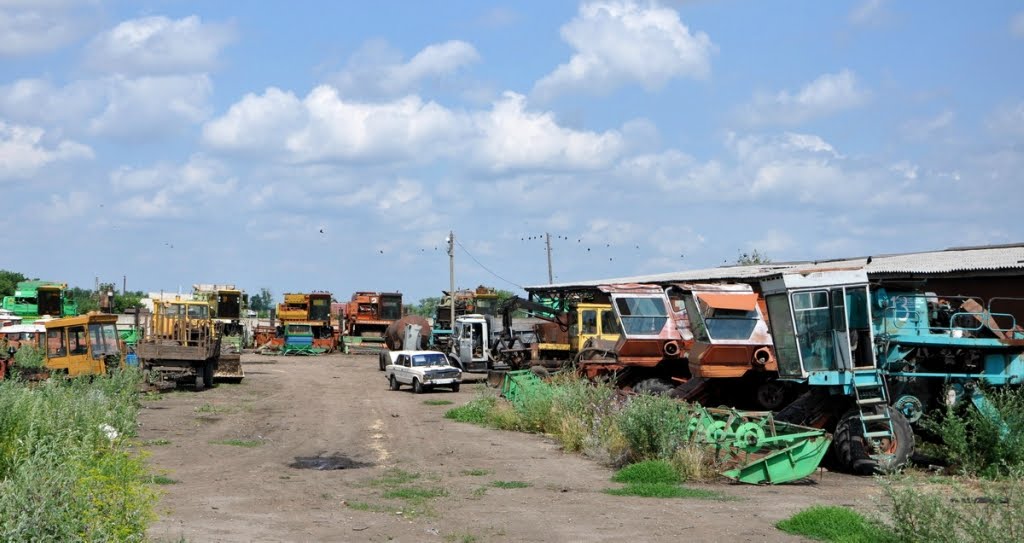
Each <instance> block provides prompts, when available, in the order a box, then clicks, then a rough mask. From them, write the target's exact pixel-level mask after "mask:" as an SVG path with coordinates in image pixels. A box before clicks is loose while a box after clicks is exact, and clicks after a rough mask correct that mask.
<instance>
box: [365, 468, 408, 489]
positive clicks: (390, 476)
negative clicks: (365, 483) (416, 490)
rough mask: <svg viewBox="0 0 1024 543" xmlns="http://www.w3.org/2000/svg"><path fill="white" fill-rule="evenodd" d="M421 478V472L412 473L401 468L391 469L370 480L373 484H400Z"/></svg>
mask: <svg viewBox="0 0 1024 543" xmlns="http://www.w3.org/2000/svg"><path fill="white" fill-rule="evenodd" d="M419 478H420V474H419V473H411V472H408V471H404V470H400V469H397V468H395V469H389V470H387V471H385V472H384V475H382V476H380V477H378V478H377V479H374V480H372V481H370V485H371V486H398V485H404V484H408V483H411V482H413V481H415V480H416V479H419Z"/></svg>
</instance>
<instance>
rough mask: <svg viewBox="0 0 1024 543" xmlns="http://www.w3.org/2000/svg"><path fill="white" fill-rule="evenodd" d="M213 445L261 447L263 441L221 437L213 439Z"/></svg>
mask: <svg viewBox="0 0 1024 543" xmlns="http://www.w3.org/2000/svg"><path fill="white" fill-rule="evenodd" d="M210 444H211V445H231V446H232V447H247V448H252V447H259V446H260V445H263V442H262V441H260V440H257V439H219V440H216V441H211V442H210Z"/></svg>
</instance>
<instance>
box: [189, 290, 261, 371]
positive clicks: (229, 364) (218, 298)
mask: <svg viewBox="0 0 1024 543" xmlns="http://www.w3.org/2000/svg"><path fill="white" fill-rule="evenodd" d="M192 296H193V298H194V299H196V300H206V303H207V304H209V306H210V317H211V318H212V319H213V322H214V323H215V324H214V325H215V327H216V329H217V330H218V333H219V334H220V336H221V337H220V349H221V353H220V360H219V362H218V364H217V371H216V373H214V375H213V378H214V380H215V381H218V382H219V381H224V382H229V383H240V382H242V379H243V378H244V377H245V372H244V371H243V370H242V348H243V347H244V346H245V345H246V344H247V343H248V342H249V340H248V337H247V333H246V329H245V326H244V325H243V324H242V309H243V307H244V306H245V305H246V304H247V303H248V300H249V298H248V296H247V295H246V294H245V292H243V291H242V290H240V289H237V288H235V286H234V285H217V284H197V285H192Z"/></svg>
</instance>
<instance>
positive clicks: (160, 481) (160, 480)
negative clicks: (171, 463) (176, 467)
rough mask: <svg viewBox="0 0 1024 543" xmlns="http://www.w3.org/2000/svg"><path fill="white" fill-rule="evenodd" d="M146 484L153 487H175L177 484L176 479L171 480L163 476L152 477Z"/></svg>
mask: <svg viewBox="0 0 1024 543" xmlns="http://www.w3.org/2000/svg"><path fill="white" fill-rule="evenodd" d="M147 482H148V483H151V484H154V485H176V484H178V481H177V479H171V478H170V477H166V476H164V475H154V476H152V477H150V478H149V479H148V480H147Z"/></svg>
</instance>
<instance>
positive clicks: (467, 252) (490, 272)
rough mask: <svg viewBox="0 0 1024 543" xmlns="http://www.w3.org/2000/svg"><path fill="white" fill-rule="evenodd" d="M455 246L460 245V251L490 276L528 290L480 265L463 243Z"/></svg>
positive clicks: (456, 242)
mask: <svg viewBox="0 0 1024 543" xmlns="http://www.w3.org/2000/svg"><path fill="white" fill-rule="evenodd" d="M455 244H456V245H458V246H459V249H462V252H464V253H466V256H468V257H469V258H471V259H472V260H473V262H476V265H477V266H480V267H481V268H483V269H484V271H486V272H487V273H489V274H491V275H493V276H495V277H497V278H498V279H501V280H502V281H504V282H506V283H508V284H510V285H512V286H514V287H518V288H520V289H522V290H526V289H525V288H523V286H522V285H520V284H518V283H513V282H512V281H509V280H508V279H505V278H504V277H502V276H500V275H498V274H496V273H494V272H493V271H491V269H490V268H488V267H487V266H484V265H483V264H481V263H480V261H479V260H477V259H476V257H475V256H473V255H472V254H471V253H470V252H469V250H468V249H466V247H464V246H463V245H462V244H461V243H459V240H455Z"/></svg>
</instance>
